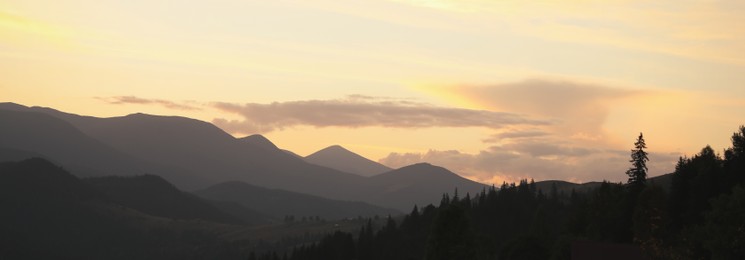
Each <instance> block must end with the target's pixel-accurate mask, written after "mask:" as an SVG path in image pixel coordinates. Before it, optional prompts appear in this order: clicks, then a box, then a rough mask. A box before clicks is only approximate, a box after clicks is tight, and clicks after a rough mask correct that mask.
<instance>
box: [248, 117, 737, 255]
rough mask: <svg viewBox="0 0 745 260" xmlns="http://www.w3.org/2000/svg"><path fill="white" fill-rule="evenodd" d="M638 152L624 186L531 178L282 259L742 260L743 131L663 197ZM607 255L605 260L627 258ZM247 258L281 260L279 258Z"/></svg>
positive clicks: (639, 149)
mask: <svg viewBox="0 0 745 260" xmlns="http://www.w3.org/2000/svg"><path fill="white" fill-rule="evenodd" d="M644 148H646V146H645V143H644V140H643V137H642V136H641V135H640V136H639V139H638V140H637V143H636V144H635V148H634V150H632V156H631V157H632V159H631V160H630V161H631V164H632V166H631V167H630V169H629V171H627V174H628V175H629V182H628V183H626V184H621V183H608V182H604V183H602V185H600V187H599V188H597V189H594V190H592V191H590V192H587V193H579V192H574V191H573V192H571V194H565V195H561V194H559V193H558V192H557V190H556V188H555V186H554V187H552V189H550V190H548V191H544V190H540V189H536V185H535V184H534V183H533V182H532V181H531V182H528V181H527V180H523V181H521V182H520V183H519V184H514V183H513V184H503V185H502V186H501V187H498V188H497V187H492V188H490V189H485V190H484V191H482V192H480V193H478V194H473V195H471V194H465V195H463V194H458V193H457V191H455V192H454V193H453V194H452V195H448V194H445V195H443V197H442V200H441V202H440V204H439V205H438V206H433V205H428V206H425V207H423V208H418V207H416V206H415V207H414V208H413V210H412V211H411V213H409V214H408V215H406V216H405V217H404V218H403V220H402V221H400V223H397V222H396V221H395V220H394V219H393V218H389V220H388V223H387V225H385V226H384V227H383V228H382V229H380V230H375V229H373V228H372V227H371V226H369V225H368V226H367V227H364V228H362V229H361V230H360V231H359V232H358V233H355V234H352V233H344V232H336V233H334V234H331V235H329V236H327V237H325V238H324V239H323V240H322V241H320V242H318V243H313V244H309V245H304V246H301V247H297V248H295V249H294V250H293V252H292V253H291V254H289V255H287V254H285V255H284V256H285V257H286V258H289V259H570V258H571V257H572V254H575V257H576V256H577V255H579V254H582V253H587V252H583V250H584V251H593V250H598V249H602V248H603V246H610V248H612V247H613V246H615V247H616V248H622V249H626V250H621V251H625V252H622V253H625V254H631V255H633V254H634V252H633V251H638V254H639V255H638V256H641V255H643V256H644V257H646V258H649V259H743V258H745V232H743V229H744V228H745V187H744V186H743V184H744V183H745V127H743V126H741V127H740V128H739V131H738V132H736V133H734V134H733V135H732V147H730V148H728V149H726V150H725V151H724V156H723V157H722V156H720V155H718V154H717V153H716V152H715V151H714V150H713V149H712V148H711V147H709V146H706V147H704V148H703V149H702V150H701V151H700V152H699V153H698V154H696V155H693V156H692V157H681V158H680V160H679V162H678V164H677V166H676V168H675V172H674V173H672V181H671V182H672V183H671V184H670V185H669V187H670V188H669V189H668V188H663V187H664V186H663V185H657V184H654V183H648V182H646V166H645V163H646V152H645V151H644V150H643V149H644ZM619 174H623V173H619ZM583 245H584V246H583ZM587 245H590V246H587ZM593 245H594V246H593ZM591 253H592V252H589V254H591ZM604 253H605V254H604V255H605V256H604V258H605V259H615V258H614V257H617V258H618V259H623V258H625V257H628V256H627V255H614V254H613V253H614V252H604ZM251 257H252V259H276V258H279V256H278V254H277V253H276V252H275V253H264V254H259V255H256V254H252V255H251Z"/></svg>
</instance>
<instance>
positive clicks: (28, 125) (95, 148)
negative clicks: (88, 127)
mask: <svg viewBox="0 0 745 260" xmlns="http://www.w3.org/2000/svg"><path fill="white" fill-rule="evenodd" d="M0 125H2V127H0V136H2V137H3V138H0V147H2V148H4V149H7V150H6V151H11V150H15V151H16V152H15V153H16V156H21V155H19V153H20V152H21V151H23V153H33V154H39V155H42V156H44V157H47V158H50V159H53V160H55V161H56V162H59V163H61V164H63V165H64V166H65V167H67V168H69V169H71V170H73V171H75V172H76V173H77V174H80V175H82V176H92V175H102V174H119V175H131V174H136V173H138V172H139V171H140V170H139V169H138V167H137V166H135V165H136V164H135V163H132V162H133V160H132V158H131V157H129V156H127V155H126V154H124V153H121V152H119V151H117V150H115V149H113V148H111V147H109V146H107V145H105V144H103V143H101V142H99V141H98V140H95V139H93V138H90V137H89V136H87V135H85V134H83V133H82V132H80V131H79V130H78V129H77V128H75V127H74V126H72V125H70V124H69V123H67V122H65V121H63V120H60V119H58V118H55V117H52V116H49V115H46V114H43V113H37V112H22V111H10V110H0Z"/></svg>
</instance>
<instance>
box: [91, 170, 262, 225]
mask: <svg viewBox="0 0 745 260" xmlns="http://www.w3.org/2000/svg"><path fill="white" fill-rule="evenodd" d="M84 181H86V182H88V183H90V184H91V185H93V186H94V187H95V188H96V189H98V190H100V191H101V192H103V193H104V194H106V196H107V197H108V198H109V199H111V200H113V201H114V202H116V203H117V204H121V205H124V206H126V207H129V208H132V209H136V210H138V211H140V212H143V213H146V214H149V215H153V216H159V217H165V218H171V219H203V220H209V221H214V222H221V223H236V224H237V223H242V222H243V221H242V220H241V219H238V217H237V216H231V215H228V214H226V213H225V212H222V211H221V210H219V209H218V208H216V207H215V206H213V205H211V204H209V203H208V202H206V201H204V200H202V199H200V198H198V197H196V196H194V195H192V194H190V193H186V192H183V191H180V190H178V189H176V187H174V186H173V185H172V184H170V183H168V182H167V181H166V180H164V179H163V178H161V177H158V176H155V175H139V176H131V177H119V176H106V177H96V178H88V179H85V180H84ZM244 217H245V216H244ZM246 219H259V216H250V217H248V218H246ZM263 223H266V222H261V223H246V224H263Z"/></svg>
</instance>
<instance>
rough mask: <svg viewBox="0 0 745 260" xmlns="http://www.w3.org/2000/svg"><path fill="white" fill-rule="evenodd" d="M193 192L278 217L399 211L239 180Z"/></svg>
mask: <svg viewBox="0 0 745 260" xmlns="http://www.w3.org/2000/svg"><path fill="white" fill-rule="evenodd" d="M194 193H195V194H197V195H198V196H200V197H202V198H205V199H209V200H216V201H230V202H236V203H239V204H240V205H242V206H244V207H247V208H250V209H253V210H256V211H259V212H261V213H264V214H268V215H272V216H274V217H277V218H282V217H284V216H287V215H294V216H295V217H298V218H299V217H302V216H307V217H315V216H319V217H321V218H325V219H332V220H333V219H342V218H353V217H357V216H363V217H371V216H374V215H379V216H386V215H396V214H400V212H398V211H396V210H392V209H385V208H381V207H377V206H373V205H370V204H367V203H364V202H353V201H339V200H331V199H326V198H321V197H317V196H312V195H306V194H301V193H296V192H290V191H285V190H278V189H267V188H263V187H258V186H254V185H250V184H247V183H243V182H238V181H231V182H225V183H220V184H217V185H214V186H212V187H209V188H207V189H204V190H200V191H196V192H194Z"/></svg>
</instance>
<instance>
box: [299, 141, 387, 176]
mask: <svg viewBox="0 0 745 260" xmlns="http://www.w3.org/2000/svg"><path fill="white" fill-rule="evenodd" d="M305 161H306V162H309V163H312V164H317V165H321V166H325V167H329V168H332V169H337V170H340V171H343V172H348V173H354V174H357V175H360V176H365V177H370V176H375V175H378V174H381V173H384V172H388V171H391V170H393V169H391V168H389V167H388V166H385V165H382V164H380V163H377V162H374V161H372V160H370V159H367V158H365V157H362V156H361V155H359V154H356V153H354V152H352V151H349V150H347V149H346V148H344V147H342V146H340V145H332V146H329V147H326V148H323V149H321V150H319V151H317V152H315V153H313V154H310V155H308V156H306V157H305Z"/></svg>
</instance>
